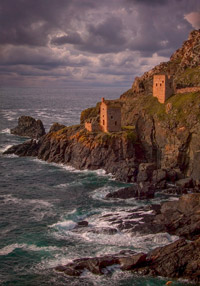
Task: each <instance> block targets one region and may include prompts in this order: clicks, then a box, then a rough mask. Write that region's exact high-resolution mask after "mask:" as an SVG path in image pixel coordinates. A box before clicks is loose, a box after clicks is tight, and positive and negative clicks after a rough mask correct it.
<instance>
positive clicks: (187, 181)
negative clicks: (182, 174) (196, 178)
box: [176, 178, 194, 189]
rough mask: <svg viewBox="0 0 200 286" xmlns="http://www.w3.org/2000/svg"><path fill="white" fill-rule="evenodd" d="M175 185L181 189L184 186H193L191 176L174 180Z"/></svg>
mask: <svg viewBox="0 0 200 286" xmlns="http://www.w3.org/2000/svg"><path fill="white" fill-rule="evenodd" d="M176 185H177V186H178V187H181V188H182V189H184V188H193V187H194V182H193V179H192V178H185V179H181V180H178V181H176Z"/></svg>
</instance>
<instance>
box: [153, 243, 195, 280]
mask: <svg viewBox="0 0 200 286" xmlns="http://www.w3.org/2000/svg"><path fill="white" fill-rule="evenodd" d="M148 259H149V264H150V269H149V274H153V275H154V276H155V275H156V276H157V275H161V276H164V277H172V278H179V277H182V278H186V279H190V280H193V281H196V282H199V281H200V271H199V263H200V238H198V239H197V240H195V241H193V242H186V240H184V239H179V240H177V241H176V242H174V243H172V244H169V245H167V246H164V247H159V248H157V249H155V250H153V251H152V252H151V253H150V255H149V257H148Z"/></svg>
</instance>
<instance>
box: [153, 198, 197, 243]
mask: <svg viewBox="0 0 200 286" xmlns="http://www.w3.org/2000/svg"><path fill="white" fill-rule="evenodd" d="M154 223H155V224H158V225H164V226H165V229H166V231H167V232H169V233H170V234H175V235H178V236H181V237H184V238H186V239H196V237H198V236H199V235H200V194H199V193H195V194H186V195H183V196H182V197H181V198H180V199H179V200H178V201H171V202H166V203H164V204H163V205H162V207H161V214H158V215H157V216H156V217H155V219H154Z"/></svg>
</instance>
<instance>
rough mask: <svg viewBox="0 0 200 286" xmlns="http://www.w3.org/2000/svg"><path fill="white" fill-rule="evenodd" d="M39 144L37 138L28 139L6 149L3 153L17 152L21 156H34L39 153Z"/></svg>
mask: <svg viewBox="0 0 200 286" xmlns="http://www.w3.org/2000/svg"><path fill="white" fill-rule="evenodd" d="M38 149H39V145H38V142H37V141H36V140H30V141H26V142H25V143H22V144H19V145H15V146H12V147H10V148H9V149H8V150H6V151H5V152H4V153H3V154H15V155H18V156H20V157H23V156H33V157H36V156H37V154H38Z"/></svg>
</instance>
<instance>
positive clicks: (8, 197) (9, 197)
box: [0, 194, 52, 208]
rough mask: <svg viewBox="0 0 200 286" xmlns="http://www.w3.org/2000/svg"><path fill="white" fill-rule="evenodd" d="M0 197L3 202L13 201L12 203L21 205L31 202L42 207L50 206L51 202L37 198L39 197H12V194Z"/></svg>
mask: <svg viewBox="0 0 200 286" xmlns="http://www.w3.org/2000/svg"><path fill="white" fill-rule="evenodd" d="M0 197H1V198H3V202H4V203H5V204H6V203H14V204H21V205H27V204H29V205H30V204H33V205H37V206H42V207H48V208H49V207H52V204H51V203H49V202H47V201H44V200H39V199H20V198H17V197H14V196H12V195H10V194H9V195H1V196H0Z"/></svg>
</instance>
